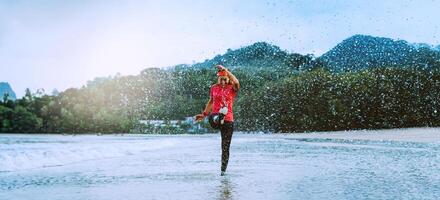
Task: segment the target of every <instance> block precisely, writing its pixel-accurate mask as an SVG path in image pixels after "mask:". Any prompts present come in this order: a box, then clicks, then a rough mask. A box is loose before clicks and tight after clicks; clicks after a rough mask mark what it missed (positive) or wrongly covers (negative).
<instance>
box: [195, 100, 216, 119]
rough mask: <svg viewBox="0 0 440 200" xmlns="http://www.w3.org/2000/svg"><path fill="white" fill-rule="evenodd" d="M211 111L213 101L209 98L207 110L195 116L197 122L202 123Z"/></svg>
mask: <svg viewBox="0 0 440 200" xmlns="http://www.w3.org/2000/svg"><path fill="white" fill-rule="evenodd" d="M211 109H212V100H211V98H209V101H208V103H207V104H206V107H205V110H203V113H201V114H198V115H196V116H195V118H196V121H202V120H203V118H205V117H206V116H207V115H208V114H209V112H210V111H211Z"/></svg>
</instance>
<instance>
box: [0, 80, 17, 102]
mask: <svg viewBox="0 0 440 200" xmlns="http://www.w3.org/2000/svg"><path fill="white" fill-rule="evenodd" d="M6 93H7V94H8V95H9V99H11V100H15V99H16V98H17V97H16V96H15V92H14V91H13V90H12V88H11V86H10V85H9V83H7V82H0V97H1V99H3V96H4V95H5V94H6Z"/></svg>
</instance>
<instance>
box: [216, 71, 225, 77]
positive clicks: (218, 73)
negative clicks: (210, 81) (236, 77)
mask: <svg viewBox="0 0 440 200" xmlns="http://www.w3.org/2000/svg"><path fill="white" fill-rule="evenodd" d="M217 76H228V73H227V72H226V71H225V70H223V71H218V72H217Z"/></svg>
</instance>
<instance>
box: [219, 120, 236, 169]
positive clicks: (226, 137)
mask: <svg viewBox="0 0 440 200" xmlns="http://www.w3.org/2000/svg"><path fill="white" fill-rule="evenodd" d="M233 131H234V122H227V121H225V122H224V124H223V125H222V126H221V127H220V133H221V135H222V168H221V170H222V172H225V171H226V168H227V167H228V160H229V147H230V146H231V139H232V133H233Z"/></svg>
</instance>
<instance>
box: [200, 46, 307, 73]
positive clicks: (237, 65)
mask: <svg viewBox="0 0 440 200" xmlns="http://www.w3.org/2000/svg"><path fill="white" fill-rule="evenodd" d="M311 60H312V57H311V56H309V55H301V54H297V53H289V52H287V51H285V50H282V49H281V48H280V47H278V46H275V45H272V44H269V43H266V42H257V43H254V44H252V45H249V46H245V47H242V48H239V49H235V50H231V49H228V50H227V51H226V53H224V54H223V55H217V56H215V57H214V58H212V59H207V60H205V61H204V62H201V63H196V64H194V65H192V67H194V68H199V69H200V68H201V69H203V68H206V69H209V68H212V67H213V66H215V65H218V64H221V65H224V66H227V67H228V68H231V69H241V70H248V71H262V70H263V71H268V70H269V71H277V70H282V71H284V70H286V69H287V70H290V71H294V70H299V68H300V66H302V65H304V64H306V63H309V62H310V61H311Z"/></svg>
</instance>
